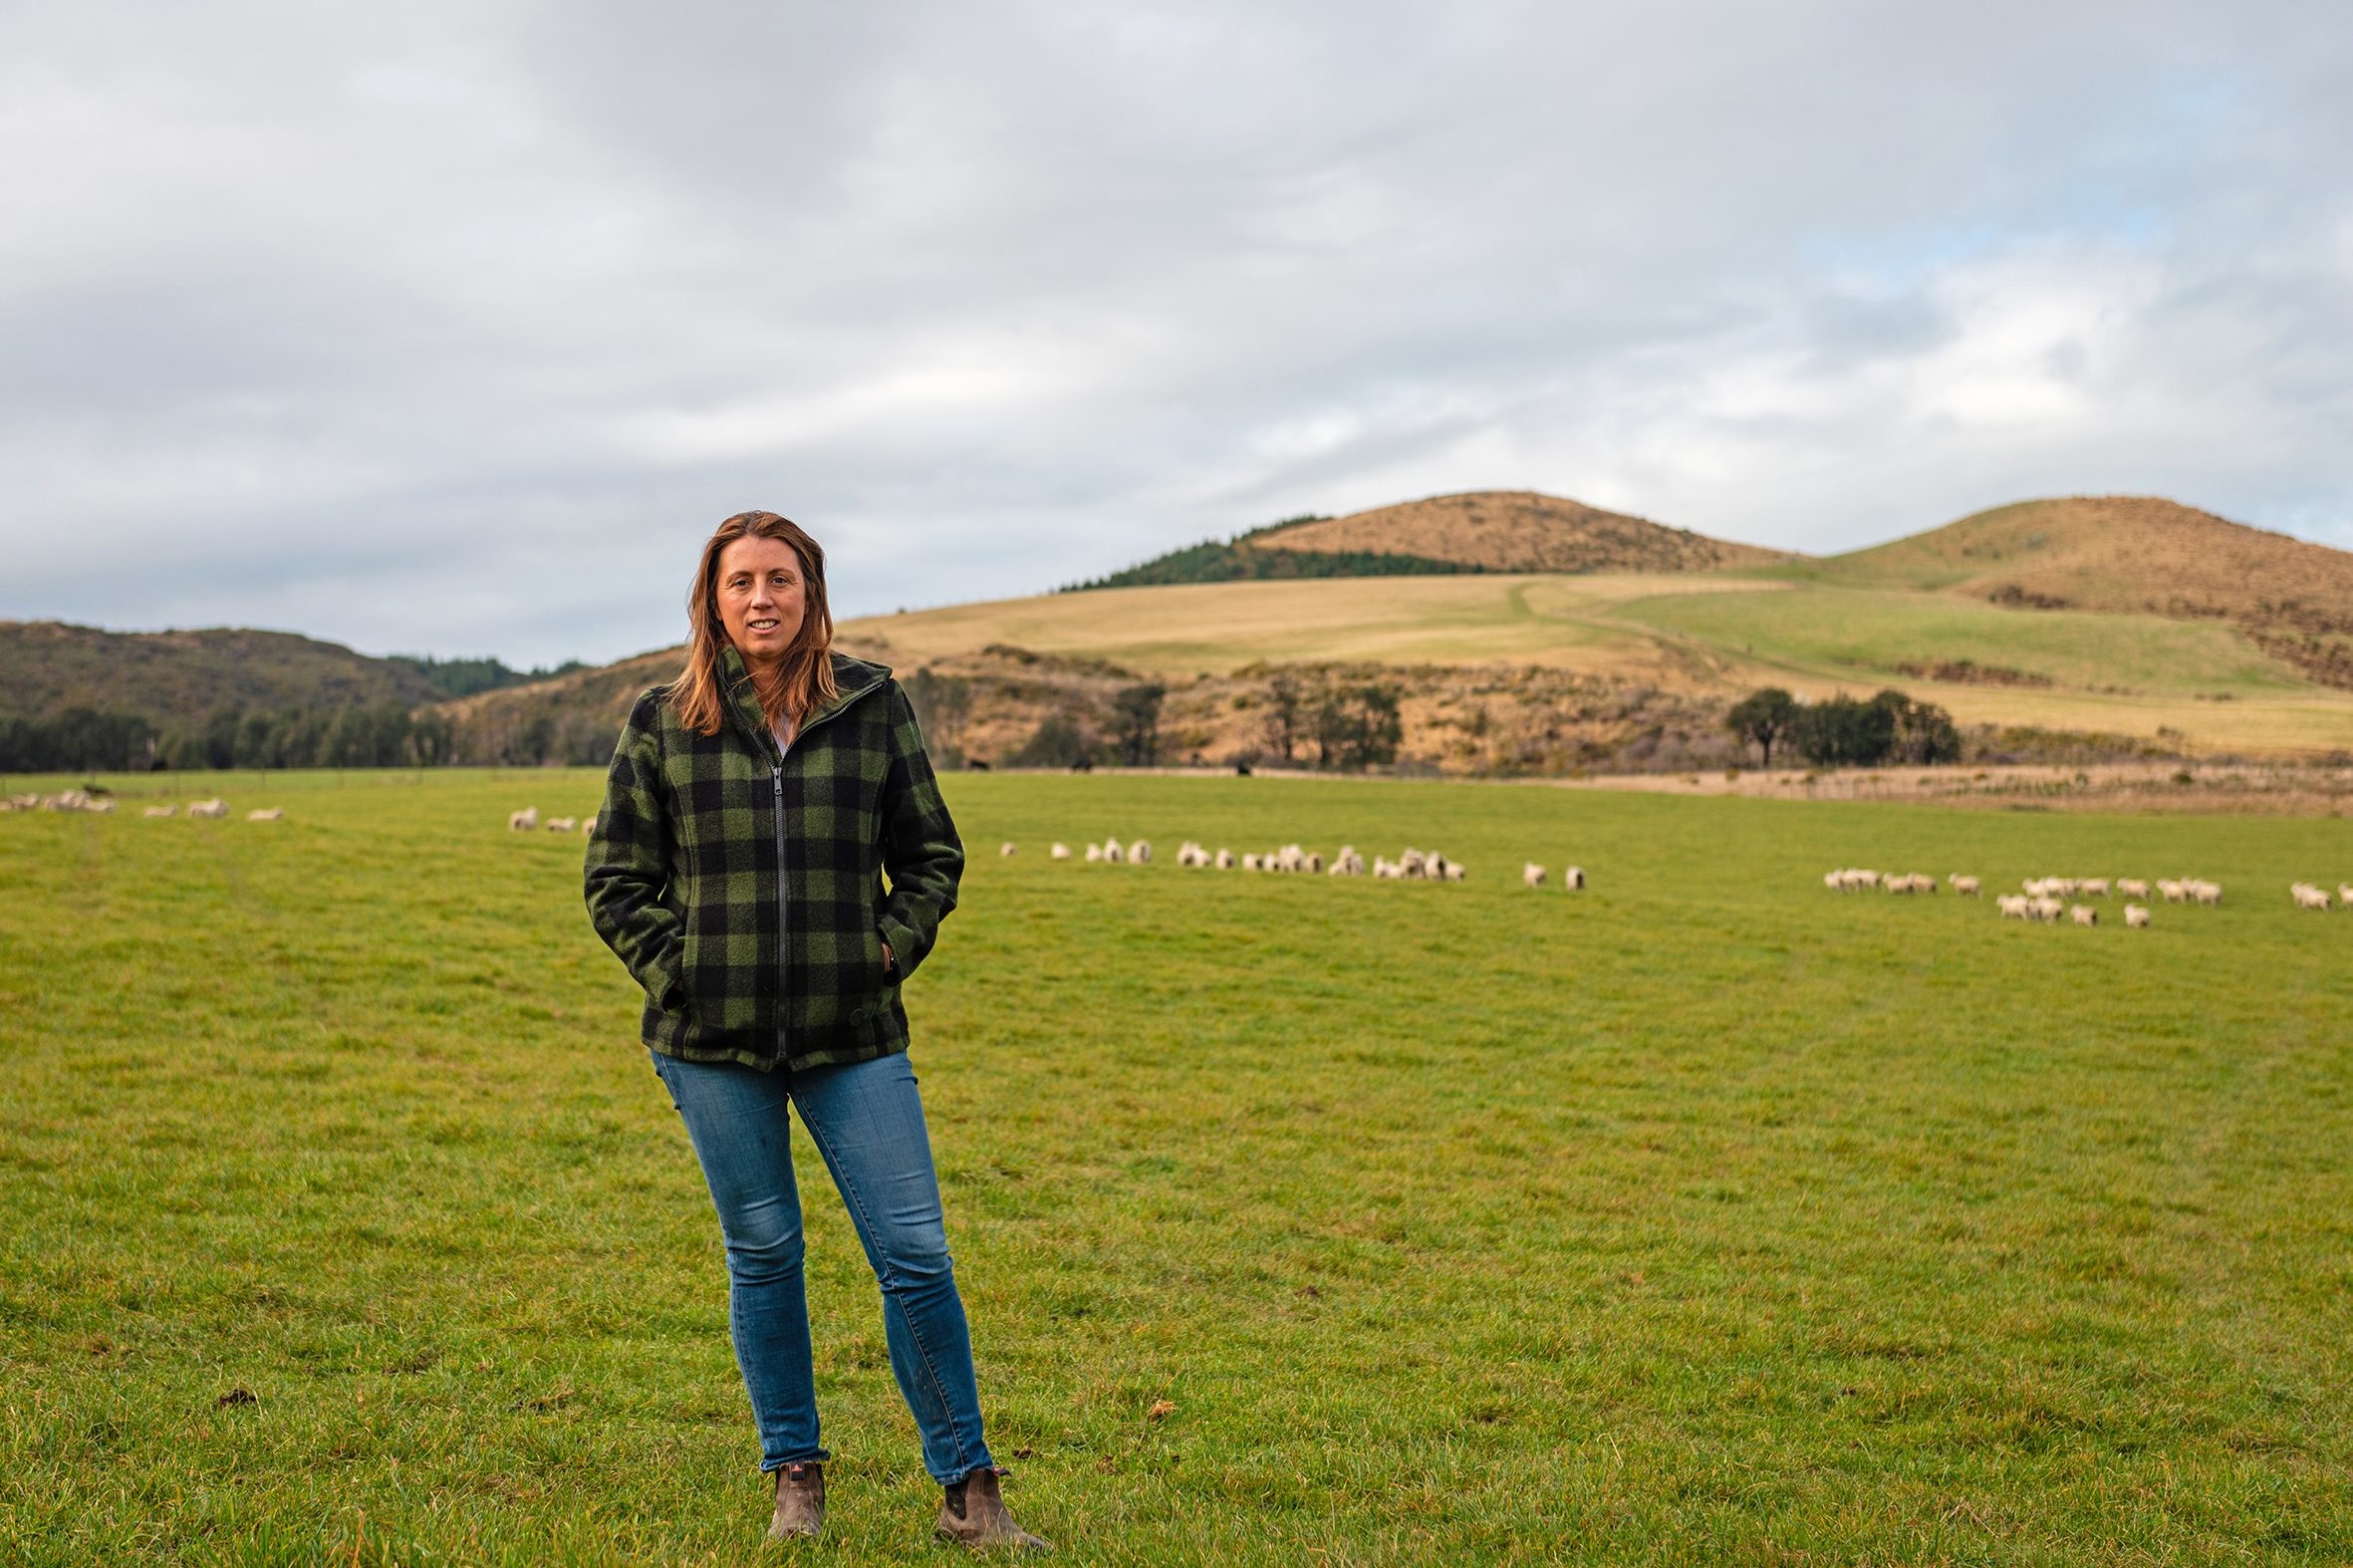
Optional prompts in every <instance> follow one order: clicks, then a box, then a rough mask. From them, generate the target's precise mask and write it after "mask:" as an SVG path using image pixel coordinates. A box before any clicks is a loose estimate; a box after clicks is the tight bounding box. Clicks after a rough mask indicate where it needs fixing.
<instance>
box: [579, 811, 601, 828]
mask: <svg viewBox="0 0 2353 1568" xmlns="http://www.w3.org/2000/svg"><path fill="white" fill-rule="evenodd" d="M580 831H581V832H583V833H595V832H596V831H597V814H596V813H595V812H590V813H589V814H588V815H587V816H585V817H583V818H581V819H580Z"/></svg>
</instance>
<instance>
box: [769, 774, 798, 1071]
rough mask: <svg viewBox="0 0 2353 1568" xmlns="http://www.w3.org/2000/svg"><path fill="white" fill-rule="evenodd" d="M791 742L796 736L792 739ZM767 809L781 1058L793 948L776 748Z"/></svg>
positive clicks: (789, 1007)
mask: <svg viewBox="0 0 2353 1568" xmlns="http://www.w3.org/2000/svg"><path fill="white" fill-rule="evenodd" d="M793 738H794V739H795V740H798V739H800V736H798V735H795V736H794V737H793ZM768 806H769V809H770V810H771V811H772V812H774V813H775V816H774V822H775V826H776V1054H777V1055H779V1056H782V1055H783V1054H784V1040H785V1026H784V1020H785V1019H786V1017H787V1016H789V1014H790V1013H791V1010H792V985H791V983H790V978H789V977H790V975H791V973H792V962H793V944H792V941H791V936H792V918H793V915H792V899H791V897H790V896H789V895H788V894H787V892H786V887H787V884H786V882H785V863H784V748H783V747H782V746H778V747H777V748H776V761H775V762H774V763H773V764H772V765H771V766H770V768H769V770H768Z"/></svg>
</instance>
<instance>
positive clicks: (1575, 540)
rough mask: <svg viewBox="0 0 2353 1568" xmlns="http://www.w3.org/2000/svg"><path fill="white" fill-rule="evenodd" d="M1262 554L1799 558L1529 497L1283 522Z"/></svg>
mask: <svg viewBox="0 0 2353 1568" xmlns="http://www.w3.org/2000/svg"><path fill="white" fill-rule="evenodd" d="M1253 543H1255V544H1256V545H1257V546H1258V547H1260V548H1262V549H1279V550H1294V551H1300V552H1310V553H1312V552H1323V553H1333V554H1338V553H1345V552H1348V551H1381V550H1388V551H1396V552H1399V553H1402V554H1408V555H1415V556H1421V557H1425V558H1428V559H1430V560H1435V561H1444V562H1447V563H1450V564H1455V565H1461V566H1472V567H1476V568H1478V569H1479V570H1481V571H1486V572H1569V573H1588V572H1716V571H1722V570H1724V569H1726V568H1730V567H1749V566H1767V565H1770V564H1772V563H1774V562H1777V561H1790V560H1796V559H1800V558H1799V557H1796V556H1793V555H1792V554H1791V552H1789V551H1786V550H1766V549H1761V548H1759V547H1758V546H1755V545H1743V544H1733V543H1732V542H1730V541H1729V540H1724V539H1710V538H1708V537H1707V536H1706V535H1705V534H1695V533H1692V532H1690V531H1689V530H1688V529H1682V528H1669V527H1667V526H1665V525H1664V524H1661V523H1654V522H1651V521H1650V520H1648V519H1647V518H1641V517H1630V516H1628V515H1627V514H1625V513H1623V512H1605V511H1603V510H1602V509H1601V508H1599V507H1594V506H1587V505H1585V504H1584V503H1583V502H1582V501H1570V500H1564V499H1562V498H1561V497H1559V496H1553V495H1543V494H1539V493H1538V492H1536V491H1534V490H1473V491H1468V492H1466V493H1463V494H1460V495H1438V496H1432V497H1430V498H1429V499H1427V500H1422V501H1406V502H1402V503H1400V504H1398V505H1395V506H1381V507H1375V508H1373V509H1372V510H1371V511H1366V512H1352V513H1350V514H1349V515H1348V516H1346V517H1326V518H1316V519H1313V520H1310V521H1305V522H1298V523H1290V524H1286V525H1284V526H1281V527H1278V528H1276V529H1274V530H1272V531H1270V532H1268V533H1266V534H1263V535H1259V536H1257V537H1256V538H1255V539H1254V540H1253Z"/></svg>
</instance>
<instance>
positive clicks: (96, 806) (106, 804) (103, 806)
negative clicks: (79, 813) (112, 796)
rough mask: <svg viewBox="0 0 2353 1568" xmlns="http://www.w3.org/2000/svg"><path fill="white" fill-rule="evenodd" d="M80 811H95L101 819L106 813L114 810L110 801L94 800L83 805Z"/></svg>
mask: <svg viewBox="0 0 2353 1568" xmlns="http://www.w3.org/2000/svg"><path fill="white" fill-rule="evenodd" d="M82 809H83V810H84V811H95V812H97V813H98V814H99V815H100V816H102V817H103V816H105V815H106V814H107V813H108V812H110V811H113V810H114V809H115V803H114V802H113V801H111V800H94V801H89V802H87V803H85V804H84V806H83V807H82Z"/></svg>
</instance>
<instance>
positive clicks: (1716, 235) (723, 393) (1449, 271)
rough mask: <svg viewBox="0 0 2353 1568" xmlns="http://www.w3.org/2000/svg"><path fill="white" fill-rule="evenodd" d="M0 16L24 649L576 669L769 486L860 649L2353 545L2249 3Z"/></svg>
mask: <svg viewBox="0 0 2353 1568" xmlns="http://www.w3.org/2000/svg"><path fill="white" fill-rule="evenodd" d="M11 31H12V50H11V53H10V56H9V57H8V58H7V59H6V60H4V61H0V102H5V103H7V104H9V105H10V106H11V108H10V112H9V114H8V115H7V116H5V117H0V158H5V159H6V161H7V165H8V167H9V168H10V171H11V175H12V178H11V180H9V181H7V182H0V496H4V497H6V499H5V500H4V501H0V528H4V529H5V530H6V533H7V541H8V546H9V556H10V561H11V570H10V571H9V573H8V574H7V577H6V580H5V582H4V583H0V614H12V615H58V616H66V617H70V618H74V619H86V620H95V621H100V622H103V623H105V624H110V625H162V624H166V623H167V622H171V623H177V624H182V625H185V624H191V623H204V622H223V621H234V622H259V623H263V624H270V625H279V626H290V627H294V628H297V629H300V630H304V631H308V632H312V633H315V634H318V635H323V636H329V637H336V638H340V639H343V640H347V641H351V642H354V643H356V644H357V645H359V646H362V647H367V648H372V649H378V650H384V649H391V648H395V647H398V648H418V647H426V648H431V649H434V650H436V651H439V652H447V653H459V652H474V651H481V652H495V653H501V654H503V655H505V656H508V657H510V658H514V659H522V660H545V659H552V658H557V657H563V656H567V655H573V654H579V655H586V656H592V657H603V656H614V655H618V654H622V653H630V652H635V651H637V650H639V649H642V648H644V647H648V646H652V645H654V644H657V643H660V642H663V641H666V640H668V639H669V638H671V637H672V636H674V635H675V633H676V630H677V628H678V626H679V624H680V615H681V612H680V611H679V609H678V607H677V605H676V603H675V601H676V599H677V597H678V594H679V593H680V592H681V591H682V586H683V580H684V576H685V572H686V567H687V564H688V558H689V557H690V554H691V549H692V545H693V543H694V541H695V540H696V539H697V538H698V537H699V536H700V533H701V532H702V530H704V529H705V528H707V527H708V525H709V524H710V523H711V522H712V521H715V520H716V518H717V517H719V516H722V515H724V514H725V513H726V512H728V511H732V510H735V509H737V508H739V507H742V506H746V505H772V506H777V507H780V508H782V509H784V510H787V511H790V512H792V513H794V515H796V516H799V517H801V518H802V519H803V520H804V521H807V522H808V523H810V525H811V526H812V527H814V528H816V529H817V530H818V531H819V532H820V534H821V536H822V537H825V538H827V539H828V541H829V547H830V548H831V550H832V551H833V554H834V556H835V559H836V563H837V564H836V569H835V573H834V577H835V582H836V592H837V596H838V598H839V600H840V603H841V608H842V609H843V610H844V611H845V612H847V613H856V612H859V611H870V610H888V609H892V608H896V607H897V606H899V605H902V604H906V605H922V604H934V603H944V602H949V601H953V600H959V599H967V598H972V597H978V596H998V595H1008V594H1018V593H1024V592H1031V591H1035V590H1037V589H1040V588H1043V587H1047V586H1051V585H1053V584H1056V583H1060V582H1065V581H1069V580H1071V579H1073V578H1077V577H1080V576H1085V575H1092V574H1094V573H1097V572H1100V571H1102V570H1105V569H1108V568H1111V567H1116V566H1119V565H1122V564H1124V563H1126V562H1128V561H1131V560H1134V559H1137V558H1140V557H1142V556H1145V555H1148V554H1151V553H1153V552H1154V551H1156V550H1159V549H1162V548H1165V547H1167V546H1169V545H1171V544H1175V543H1180V542H1184V541H1186V540H1189V539H1193V538H1198V537H1201V536H1203V535H1206V534H1212V533H1215V534H1223V533H1227V532H1230V531H1232V530H1234V529H1236V528H1240V527H1245V526H1248V525H1251V524H1254V523H1257V522H1262V521H1266V520H1270V519H1271V518H1274V517H1278V516H1283V515H1288V514H1291V513H1296V512H1300V511H1306V510H1317V511H1326V512H1331V511H1340V510H1344V509H1347V508H1351V507H1355V506H1360V505H1370V504H1377V503H1379V502H1382V501H1388V500H1394V499H1399V498H1402V497H1405V496H1409V495H1416V494H1428V493H1433V492H1436V491H1439V490H1446V489H1455V488H1468V487H1476V486H1487V485H1502V486H1521V485H1526V486H1535V487H1540V488H1544V489H1549V490H1554V491H1557V492H1561V493H1566V494H1571V495H1577V496H1580V497H1582V498H1585V499H1589V500H1592V501H1595V502H1598V503H1601V504H1608V505H1616V506H1622V507H1626V508H1628V509H1631V510H1635V511H1639V512H1643V513H1645V514H1646V515H1650V516H1655V517H1660V518H1662V519H1665V520H1669V521H1673V522H1678V523H1683V524H1686V525H1689V526H1692V527H1697V528H1701V529H1704V530H1707V531H1711V532H1717V533H1722V534H1726V535H1729V536H1732V537H1737V538H1745V539H1752V540H1758V541H1761V542H1767V543H1776V544H1786V545H1791V546H1794V547H1799V548H1807V549H1836V548H1844V547H1848V546H1852V545H1855V544H1860V543H1867V542H1871V541H1873V540H1876V539H1879V538H1883V537H1888V536H1890V535H1893V534H1896V533H1901V532H1910V531H1914V530H1917V529H1919V528H1923V527H1928V526H1933V525H1934V524H1935V523H1937V522H1940V521H1943V520H1946V519H1948V518H1950V517H1952V516H1955V515H1959V514H1960V513H1961V512H1962V511H1965V510H1968V509H1970V508H1972V507H1974V506H1978V505H1983V504H1989V503H1992V502H1997V501H2001V500H2007V499H2013V498H2016V497H2018V496H2022V495H2027V494H2035V493H2050V492H2065V491H2083V490H2102V489H2118V488H2122V489H2133V490H2148V491H2163V492H2167V493H2172V494H2176V495H2178V496H2180V497H2181V498H2183V499H2185V500H2190V501H2194V502H2197V503H2199V504H2203V505H2207V506H2211V507H2214V508H2216V509H2218V510H2222V511H2224V512H2226V513H2228V514H2230V515H2233V516H2238V517H2241V518H2243V519H2245V520H2247V521H2250V522H2256V523H2260V524H2264V525H2267V526H2274V527H2281V528H2287V529H2291V530H2294V531H2298V532H2301V533H2304V534H2306V535H2308V536H2310V537H2315V538H2323V539H2327V540H2329V541H2331V542H2334V543H2338V544H2341V545H2353V528H2349V527H2348V517H2349V515H2353V513H2349V510H2348V502H2349V501H2353V493H2349V492H2353V485H2349V483H2348V478H2347V475H2346V472H2345V468H2344V465H2343V463H2342V461H2341V459H2340V458H2339V456H2338V447H2339V445H2340V444H2341V439H2340V436H2339V434H2338V432H2340V431H2341V430H2342V429H2343V428H2345V427H2346V423H2347V416H2348V414H2353V389H2349V387H2348V379H2347V373H2346V371H2345V369H2344V367H2343V365H2342V364H2341V356H2340V355H2337V354H2335V353H2334V352H2332V350H2333V346H2334V345H2338V344H2342V343H2343V342H2345V341H2348V329H2353V197H2348V194H2347V191H2348V189H2349V188H2353V187H2349V184H2348V181H2347V180H2346V179H2345V178H2344V175H2345V172H2346V169H2347V161H2348V158H2347V154H2348V151H2349V150H2353V109H2349V108H2348V106H2347V103H2346V101H2345V99H2344V96H2343V95H2342V94H2341V93H2340V92H2339V91H2337V86H2336V84H2337V83H2338V82H2340V81H2341V80H2342V79H2343V77H2344V74H2345V70H2346V67H2347V66H2348V64H2353V22H2348V21H2347V20H2346V19H2344V18H2340V17H2338V16H2336V15H2334V14H2326V13H2324V14H2321V15H2319V16H2317V17H2316V16H2315V15H2314V14H2313V13H2312V11H2311V10H2310V8H2308V7H2302V6H2291V5H2288V4H2285V3H2284V0H2273V3H2258V4H2253V5H2248V6H2241V7H2234V8H2231V9H2230V10H2229V11H2228V12H2227V13H2226V14H2225V13H2224V12H2223V11H2222V9H2221V8H2216V7H2212V6H2208V5H2203V4H2191V3H2188V0H2170V3H2160V4H2151V5H2137V6H2125V5H2121V4H2087V3H2075V4H2065V3H2062V4H2057V5H2049V4H2044V5H2028V4H2025V3H2023V0H2001V3H1994V4H1988V5H1981V6H1976V7H1969V8H1961V7H1952V6H1946V5H1930V4H1925V3H1899V4H1870V3H1863V0H1840V3H1830V0H1815V3H1793V4H1788V5H1776V6H1771V7H1758V6H1751V5H1741V4H1736V3H1732V0H1717V3H1711V4H1693V5H1682V6H1656V5H1635V4H1619V5H1609V6H1582V7H1572V8H1562V7H1557V6H1535V5H1527V6H1515V5H1473V6H1468V7H1462V6H1451V7H1442V8H1441V7H1431V6H1406V5H1383V4H1373V5H1368V6H1360V7H1351V8H1345V9H1343V8H1324V7H1304V6H1295V7H1282V6H1274V7H1269V6H1265V5H1251V6H1242V5H1238V4H1235V5H1194V6H1185V7H1175V6H1170V7H1161V8H1152V7H1116V6H1115V7H1103V6H1074V5H1061V6H1051V5H1045V4H1029V5H1010V6H1003V7H987V8H977V7H954V6H945V5H931V6H910V7H893V8H880V7H865V8H845V7H810V6H774V5H760V6H755V5H749V4H742V5H733V6H729V5H718V6H708V7H699V8H696V9H694V10H693V11H692V12H690V13H680V12H676V11H671V12H653V11H648V10H646V9H645V8H643V7H633V6H624V5H620V4H615V3H610V0H598V3H594V4H584V5H573V6H561V7H558V6H545V5H527V4H521V3H509V4H500V3H481V4H468V5H462V6H460V5H455V4H448V5H431V4H427V5H423V6H420V7H410V8H402V9H401V10H400V11H399V12H398V13H358V12H339V11H334V10H328V11H309V12H304V11H300V10H297V11H294V12H288V11H285V10H284V9H282V8H276V7H261V6H238V5H234V4H229V5H223V6H218V7H208V8H205V9H204V11H203V12H202V13H201V14H198V13H194V12H189V11H186V10H185V9H184V8H173V7H165V6H160V5H152V6H124V7H110V8H68V9H64V10H57V9H53V10H50V11H45V12H41V13H37V14H36V13H33V12H30V11H27V12H24V13H22V14H20V15H19V16H18V17H17V18H16V19H15V22H14V24H13V26H12V30H11ZM127 560H131V561H135V562H137V563H139V564H141V566H142V567H143V568H144V569H145V576H146V581H145V582H144V583H143V584H132V585H131V586H130V587H129V588H128V590H127V588H126V585H125V584H124V583H123V582H122V581H121V580H120V577H119V576H118V574H119V573H120V571H121V568H122V565H123V563H124V562H125V561H127Z"/></svg>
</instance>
